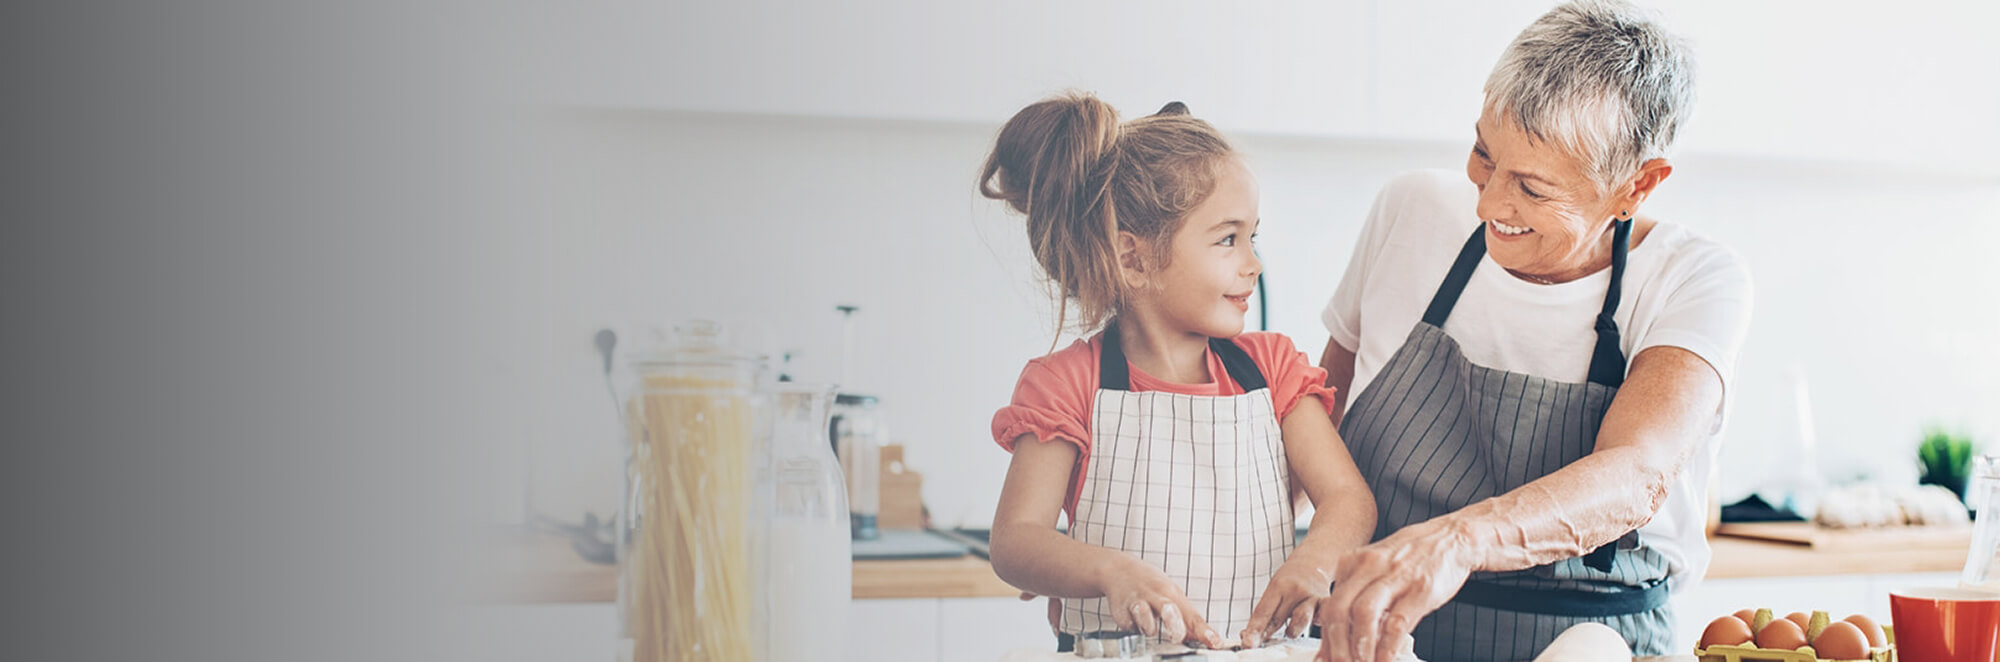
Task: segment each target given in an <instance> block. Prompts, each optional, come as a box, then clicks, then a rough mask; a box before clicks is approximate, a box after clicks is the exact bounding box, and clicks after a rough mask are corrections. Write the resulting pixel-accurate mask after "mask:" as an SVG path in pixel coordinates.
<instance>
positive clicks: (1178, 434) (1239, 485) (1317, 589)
mask: <svg viewBox="0 0 2000 662" xmlns="http://www.w3.org/2000/svg"><path fill="white" fill-rule="evenodd" d="M980 192H981V193H982V194H984V195H985V196H987V197H989V198H994V199H999V200H1005V201H1006V202H1007V204H1008V205H1009V206H1011V207H1012V208H1013V209H1014V210H1015V211H1018V212H1020V213H1022V214H1024V215H1026V216H1027V221H1028V239H1029V241H1030V242H1031V243H1032V245H1033V247H1034V252H1035V257H1036V259H1037V261H1039V262H1040V263H1041V265H1042V268H1043V270H1044V271H1045V272H1046V274H1047V276H1048V278H1049V279H1050V280H1051V281H1052V282H1053V283H1054V284H1055V285H1056V286H1057V287H1059V288H1061V291H1062V294H1061V299H1060V301H1059V303H1058V306H1059V311H1060V312H1059V313H1058V325H1059V326H1060V325H1061V324H1062V321H1063V320H1066V319H1068V316H1069V312H1070V310H1071V305H1072V304H1074V308H1075V310H1076V312H1077V313H1078V321H1079V322H1080V323H1081V324H1082V326H1084V328H1087V329H1095V328H1099V327H1100V326H1101V327H1102V328H1103V331H1102V332H1100V333H1097V334H1096V335H1095V336H1093V337H1091V338H1090V339H1089V340H1087V341H1077V342H1076V343H1074V344H1072V345H1070V346H1069V347H1067V348H1064V349H1062V350H1061V351H1057V352H1055V353H1053V354H1050V355H1048V356H1044V357H1042V358H1038V359H1035V360H1032V361H1029V362H1028V366H1027V367H1026V368H1025V369H1023V370H1022V372H1021V380H1020V382H1019V383H1018V384H1017V385H1016V386H1015V389H1014V401H1013V404H1011V405H1008V406H1007V407H1005V408H1002V409H1001V410H1000V411H999V412H998V413H997V414H995V415H994V417H993V436H994V439H995V440H996V441H998V442H999V443H1000V446H1001V447H1002V448H1005V449H1008V450H1009V451H1011V452H1012V453H1013V454H1014V458H1013V463H1012V465H1011V466H1010V467H1009V468H1008V470H1007V482H1006V484H1005V487H1004V488H1003V489H1002V492H1001V494H1000V507H999V512H997V513H996V514H995V515H994V519H993V540H992V560H993V568H994V570H995V571H996V572H998V573H999V575H1000V577H1001V578H1002V579H1004V580H1006V581H1007V583H1009V584H1012V585H1014V586H1016V587H1018V588H1021V589H1022V590H1025V591H1029V592H1031V593H1035V594H1040V595H1047V596H1051V597H1053V598H1058V599H1059V600H1052V601H1051V602H1052V604H1051V605H1050V611H1051V612H1052V613H1051V621H1052V622H1053V623H1054V624H1055V626H1056V628H1057V631H1058V639H1059V644H1058V645H1059V647H1060V648H1062V649H1063V650H1067V649H1068V647H1069V646H1070V645H1071V643H1072V642H1073V641H1074V637H1075V636H1076V635H1078V634H1081V633H1085V632H1091V631H1096V630H1133V629H1136V630H1139V631H1141V632H1144V633H1146V634H1147V635H1149V636H1155V637H1159V638H1162V639H1165V640H1167V641H1174V642H1190V643H1193V644H1196V645H1203V646H1208V647H1218V646H1222V645H1223V644H1224V640H1223V635H1222V634H1220V633H1221V632H1228V633H1231V634H1233V635H1235V636H1236V637H1240V639H1241V641H1242V642H1243V643H1244V644H1248V645H1256V644H1258V643H1261V642H1262V641H1263V640H1265V639H1266V638H1268V637H1271V636H1273V635H1275V634H1277V633H1278V632H1280V631H1281V630H1287V631H1288V633H1289V635H1290V636H1298V635H1299V634H1300V633H1301V632H1303V631H1304V630H1305V629H1306V627H1307V626H1308V625H1309V624H1311V622H1312V617H1313V609H1314V607H1315V606H1316V605H1317V603H1318V599H1319V598H1323V597H1325V596H1326V595H1327V591H1328V585H1329V584H1330V582H1331V578H1332V573H1333V562H1334V559H1335V557H1337V556H1338V555H1339V554H1340V553H1341V552H1343V551H1345V550H1347V549H1349V548H1353V547H1357V546H1360V545H1362V544H1365V543H1367V542H1368V539H1369V536H1370V535H1371V534H1372V533H1373V532H1374V530H1375V502H1374V499H1373V498H1372V497H1371V496H1370V494H1369V491H1368V488H1367V487H1366V486H1365V485H1363V484H1362V481H1361V473H1360V471H1359V470H1357V469H1356V468H1355V466H1354V462H1353V460H1351V459H1349V457H1348V454H1347V450H1346V447H1345V446H1344V445H1343V444H1342V443H1341V442H1340V438H1339V435H1338V434H1337V433H1336V432H1335V431H1334V427H1333V424H1332V421H1331V420H1330V419H1329V413H1330V407H1331V406H1332V404H1333V399H1332V397H1331V391H1330V390H1328V389H1327V388H1326V387H1325V386H1323V383H1324V382H1325V378H1326V374H1325V372H1324V371H1322V370H1320V369H1319V368H1317V367H1315V366H1313V365H1312V364H1311V363H1310V362H1308V361H1307V359H1306V356H1305V355H1304V354H1302V353H1300V352H1299V351H1298V350H1297V349H1296V348H1294V347H1293V345H1292V341H1291V340H1290V339H1288V338H1286V337H1284V336H1282V335H1279V334H1275V333H1247V334H1246V333H1243V315H1244V313H1245V312H1246V311H1247V310H1248V308H1249V299H1250V295H1251V294H1252V292H1253V290H1254V288H1255V287H1256V284H1257V275H1258V273H1259V272H1261V271H1262V270H1263V265H1262V263H1260V262H1259V261H1258V259H1257V256H1256V254H1255V253H1254V252H1253V251H1252V250H1251V238H1252V237H1253V236H1254V235H1255V233H1256V231H1257V224H1258V216H1257V185H1256V182H1255V180H1253V179H1252V177H1251V175H1250V171H1249V170H1248V169H1247V168H1246V167H1245V166H1244V164H1243V162H1242V160H1241V159H1240V158H1238V157H1237V155H1236V153H1235V151H1234V149H1233V148H1231V147H1230V145H1229V143H1228V141H1226V140H1224V139H1223V137H1222V136H1221V134H1219V133H1218V132H1217V131H1216V130H1215V128H1214V127H1212V126H1210V125H1209V124H1208V123H1207V122H1203V121H1201V120H1198V119H1195V118H1193V117H1191V116H1189V115H1188V112H1187V107H1186V106H1183V105H1181V104H1180V103H1172V104H1168V105H1167V107H1166V108H1164V109H1162V110H1161V111H1160V112H1159V113H1158V114H1155V115H1151V116H1148V117H1143V118H1139V119H1136V120H1132V121H1131V122H1126V123H1123V124H1121V123H1119V121H1118V115H1117V113H1116V111H1113V110H1112V109H1111V107H1110V106H1108V105H1106V104H1105V103H1104V102H1102V101H1099V100H1098V99H1096V98H1095V97H1092V96H1089V95H1083V94H1071V95H1067V96H1060V97H1055V98H1051V99H1047V100H1044V101H1042V102H1039V103H1036V104H1034V105H1032V106H1028V107H1027V108H1025V109H1023V110H1021V112H1019V113H1017V114H1015V115H1014V117H1013V119H1011V120H1008V122H1007V125H1006V126H1005V127H1004V128H1002V129H1001V130H1000V137H999V140H998V144H996V145H995V146H994V148H993V153H992V155H991V156H989V157H988V158H987V160H986V166H985V168H984V171H983V172H982V173H981V175H980ZM1301 488H1302V489H1303V490H1304V492H1305V494H1306V495H1307V496H1309V497H1310V498H1311V499H1312V502H1313V503H1315V504H1318V509H1317V511H1316V514H1315V515H1314V516H1313V520H1312V529H1311V532H1310V533H1309V534H1308V535H1307V536H1306V538H1305V541H1304V542H1302V543H1298V544H1297V548H1296V549H1294V539H1295V538H1294V536H1295V534H1294V532H1293V526H1294V524H1293V521H1294V516H1293V511H1292V503H1293V496H1294V495H1295V494H1296V490H1298V489H1301ZM1059 514H1067V515H1068V518H1069V529H1068V534H1067V535H1065V534H1064V533H1062V532H1059V531H1057V530H1056V527H1055V526H1054V525H1055V524H1056V523H1057V521H1058V515H1059ZM1057 603H1059V604H1057ZM1287 625H1289V627H1287Z"/></svg>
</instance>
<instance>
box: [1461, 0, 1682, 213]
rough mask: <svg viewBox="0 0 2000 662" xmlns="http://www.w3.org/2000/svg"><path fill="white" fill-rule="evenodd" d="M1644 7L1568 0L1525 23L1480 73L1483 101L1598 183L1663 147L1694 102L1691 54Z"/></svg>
mask: <svg viewBox="0 0 2000 662" xmlns="http://www.w3.org/2000/svg"><path fill="white" fill-rule="evenodd" d="M1691 50H1692V49H1691V48H1690V47H1689V46H1688V44H1687V42H1686V41H1685V40H1683V39H1681V38H1680V37H1677V36H1675V35H1674V34H1672V33H1670V32H1667V30H1666V29H1665V28H1664V27H1662V26H1661V25H1660V24H1659V22H1658V20H1657V19H1656V18H1655V17H1654V16H1653V15H1651V14H1650V13H1649V12H1646V11H1643V10H1641V9H1639V8H1638V7H1635V6H1633V5H1631V4H1628V3H1625V2H1622V1H1620V0H1575V1H1573V2H1567V3H1564V4H1563V5H1561V6H1559V7H1556V8H1555V9H1551V10H1549V13H1547V14H1543V15H1542V17H1541V18H1538V19H1535V22H1534V23H1532V24H1529V25H1528V27H1527V29H1525V30H1522V31H1521V34H1520V35H1519V36H1516V37H1514V43H1512V44H1509V45H1508V46H1507V51H1506V52H1504V53H1502V54H1501V55H1500V62H1499V63H1498V64H1495V65H1494V66H1493V73H1492V74H1490V75H1488V76H1487V78H1486V107H1487V108H1488V109H1490V110H1499V111H1502V112H1503V113H1505V114H1506V115H1509V116H1511V117H1512V118H1513V120H1514V121H1515V122H1516V123H1517V124H1519V125H1520V127H1521V128H1522V129H1524V130H1526V131H1527V132H1528V135H1530V136H1533V137H1534V138H1535V139H1537V140H1542V141H1547V142H1553V143H1555V144H1557V145H1559V146H1561V147H1563V148H1564V149H1567V150H1569V151H1570V152H1571V153H1572V154H1574V155H1576V156H1578V157H1581V158H1582V159H1583V160H1584V165H1585V170H1586V172H1589V173H1590V175H1591V176H1592V177H1593V178H1594V179H1596V180H1597V183H1598V186H1599V187H1600V188H1603V187H1609V186H1611V185H1613V184H1614V183H1615V181H1616V180H1617V179H1619V178H1621V177H1625V176H1628V175H1630V174H1632V173H1634V172H1637V171H1638V170H1639V166H1640V164H1643V163H1645V162H1646V161H1648V160H1651V159H1655V158H1660V157H1663V156H1666V155H1667V150H1668V148H1670V147H1672V146H1673V143H1674V134H1675V133H1677V132H1678V131H1680V128H1681V125H1682V124H1684V123H1685V122H1686V121H1687V116H1688V114H1689V112H1690V111H1692V110H1693V107H1694V56H1693V53H1692V52H1691Z"/></svg>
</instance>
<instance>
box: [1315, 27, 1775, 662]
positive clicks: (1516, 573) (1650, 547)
mask: <svg viewBox="0 0 2000 662" xmlns="http://www.w3.org/2000/svg"><path fill="white" fill-rule="evenodd" d="M1691 68H1692V67H1691V62H1690V56H1689V53H1688V52H1687V50H1686V46H1684V45H1683V43H1682V42H1681V41H1680V40H1679V39H1676V38H1675V37H1674V36H1672V35H1670V34H1668V33H1666V32H1665V31H1663V30H1662V29H1661V28H1660V26H1658V25H1657V24H1655V23H1654V22H1653V21H1651V20H1650V19H1649V18H1648V17H1647V16H1646V15H1644V14H1641V13H1640V12H1639V11H1637V10H1635V9H1633V8H1632V7H1630V6H1629V5H1624V4H1616V3H1612V2H1591V1H1586V2H1576V3H1571V4H1567V5H1563V6H1561V7H1557V8H1556V9H1554V10H1552V11H1550V12H1549V13H1548V14H1546V15H1544V16H1542V17H1541V18H1540V19H1538V20H1536V21H1535V22H1534V23H1533V24H1532V25H1530V26H1528V28H1527V29H1526V30H1524V31H1522V32H1521V34H1520V36H1518V37H1516V38H1515V39H1514V42H1513V44H1512V45H1510V46H1509V47H1508V48H1507V50H1506V52H1505V53H1503V54H1502V55H1501V57H1500V62H1499V63H1498V65H1497V66H1495V67H1494V69H1493V72H1492V74H1491V75H1490V76H1489V77H1488V78H1487V81H1486V89H1485V92H1486V100H1485V104H1484V109H1483V112H1481V114H1480V116H1479V120H1478V122H1477V123H1476V124H1475V125H1474V136H1475V138H1474V140H1473V143H1472V149H1471V153H1470V154H1468V155H1467V158H1466V164H1465V177H1464V179H1459V178H1458V176H1457V175H1456V174H1455V173H1450V172H1421V173H1415V174H1410V175H1406V176H1403V177H1400V178H1397V179H1396V180H1394V181H1392V182H1391V183H1390V184H1389V185H1388V186H1387V187H1385V188H1384V189H1383V191H1382V193H1381V194H1380V196H1379V197H1378V198H1377V199H1376V201H1375V206H1374V208H1373V210H1372V211H1371V212H1370V214H1369V217H1368V221H1367V225H1366V226H1365V227H1364V228H1363V230H1362V235H1361V239H1360V241H1359V242H1358V244H1357V245H1356V247H1355V252H1354V259H1353V260H1352V261H1351V262H1350V263H1349V265H1348V269H1347V272H1346V275H1345V276H1344V277H1343V278H1342V280H1341V283H1340V286H1339V288H1338V289H1337V291H1336V292H1335V293H1334V295H1333V299H1332V301H1330V302H1329V303H1328V304H1327V308H1326V311H1325V322H1326V325H1327V329H1328V330H1329V331H1331V332H1332V339H1331V340H1330V341H1329V342H1328V343H1327V346H1326V353H1325V355H1324V358H1323V359H1322V364H1323V365H1324V366H1325V367H1326V368H1327V371H1328V373H1329V377H1328V381H1329V383H1330V385H1332V386H1334V387H1336V388H1338V389H1339V391H1338V392H1339V393H1340V394H1343V399H1344V400H1346V402H1345V403H1344V404H1345V405H1346V409H1345V411H1344V414H1342V415H1340V418H1339V420H1338V421H1337V422H1338V423H1339V425H1340V434H1341V436H1342V437H1343V438H1344V439H1345V440H1346V443H1347V445H1348V447H1349V449H1350V450H1351V451H1352V453H1353V456H1354V459H1355V461H1356V463H1357V464H1358V465H1359V466H1360V468H1361V470H1362V472H1363V474H1364V475H1365V476H1366V478H1367V480H1368V483H1369V486H1370V487H1371V488H1372V489H1373V490H1374V493H1375V501H1376V504H1377V508H1378V511H1379V519H1378V520H1377V522H1378V524H1377V529H1376V541H1375V542H1374V543H1372V544H1370V545H1367V546H1365V547H1362V548H1359V549H1357V550H1354V551H1353V552H1350V553H1349V554H1347V555H1346V556H1344V557H1343V558H1342V559H1341V560H1340V563H1339V567H1338V568H1337V570H1336V572H1335V582H1334V588H1333V591H1332V593H1331V594H1330V595H1329V596H1328V597H1327V598H1325V599H1324V600H1323V601H1322V602H1321V603H1320V605H1319V611H1318V618H1317V620H1318V621H1319V622H1320V623H1322V624H1323V632H1322V636H1323V637H1324V643H1323V645H1322V649H1321V659H1326V660H1370V659H1372V660H1383V661H1386V660H1389V659H1391V658H1392V657H1393V655H1392V654H1391V652H1392V651H1393V650H1394V649H1395V647H1396V646H1397V644H1398V642H1399V641H1400V640H1401V637H1402V636H1403V635H1405V634H1410V635H1413V636H1414V638H1415V648H1416V653H1417V655H1418V656H1419V657H1421V658H1423V659H1425V660H1430V661H1432V662H1442V661H1447V660H1485V659H1499V660H1524V659H1528V658H1531V657H1534V656H1535V655H1536V654H1537V653H1538V652H1540V651H1541V650H1542V649H1543V648H1545V647H1546V646H1547V645H1548V644H1549V642H1550V641H1551V640H1552V639H1554V638H1555V636H1556V635H1557V634H1559V633H1561V632H1562V631H1563V630H1565V629H1566V628H1568V627H1570V626H1572V625H1575V624H1578V623H1583V622H1598V623H1603V624H1605V625H1608V626H1610V627H1611V628H1613V629H1615V630H1617V631H1618V632H1619V633H1620V634H1622V635H1623V636H1624V637H1625V639H1626V641H1627V642H1628V643H1630V644H1631V645H1632V648H1633V650H1634V651H1635V652H1636V653H1638V654H1641V655H1660V654H1664V653H1665V652H1666V651H1667V649H1668V648H1669V647H1670V646H1671V645H1672V630H1673V616H1672V614H1671V613H1670V612H1669V610H1668V607H1667V598H1668V595H1669V592H1670V591H1672V590H1677V589H1683V588H1686V587H1688V586H1690V585H1692V584H1693V583H1694V582H1695V581H1697V580H1699V579H1700V578H1701V576H1702V573H1703V572H1704V571H1705V570H1706V567H1707V564H1708V547H1707V543H1706V542H1705V540H1704V537H1703V528H1704V527H1703V524H1704V521H1705V518H1704V513H1705V512H1706V510H1705V508H1704V496H1705V493H1706V491H1705V487H1706V485H1707V481H1708V478H1709V471H1710V464H1711V462H1712V459H1713V457H1714V453H1715V450H1716V445H1715V443H1716V433H1717V432H1718V430H1719V429H1720V427H1721V424H1722V418H1723V414H1724V412H1725V407H1724V401H1725V397H1724V396H1725V393H1726V392H1727V388H1726V387H1727V385H1728V383H1729V381H1730V375H1731V372H1732V368H1733V366H1734V364H1735V360H1736V355H1737V351H1738V349H1739V348H1740V346H1741V345H1742V339H1743V334H1744V330H1745V327H1746V325H1747V324H1748V319H1749V315H1750V296H1751V295H1750V277H1749V274H1748V273H1747V272H1746V270H1745V269H1744V267H1743V265H1742V264H1741V262H1740V261H1739V259H1738V258H1737V257H1736V256H1735V255H1734V254H1733V253H1731V252H1730V251H1729V250H1728V249H1726V248H1724V247H1723V246H1721V245H1718V244H1717V243H1715V242H1714V241H1711V240H1709V239H1707V238H1704V237H1702V236H1701V235H1698V234H1696V233H1694V232H1693V231H1691V230H1689V229H1687V228H1684V227H1681V226H1677V225H1673V224H1670V223H1667V222H1664V221H1659V220H1656V219H1654V218H1651V217H1649V216H1645V215H1642V214H1640V213H1639V212H1640V209H1641V208H1642V206H1643V205H1644V203H1645V202H1646V199H1647V197H1649V196H1650V195H1652V194H1653V192H1654V191H1656V190H1658V189H1659V187H1660V185H1661V183H1663V182H1665V181H1666V179H1667V176H1668V175H1669V174H1671V173H1672V172H1673V166H1672V165H1671V164H1670V163H1669V162H1668V161H1667V159H1666V154H1667V149H1668V147H1669V146H1671V145H1672V144H1673V140H1674V134H1675V133H1676V132H1677V131H1678V130H1679V129H1680V126H1681V124H1682V122H1683V121H1684V120H1685V118H1686V117H1687V114H1688V111H1689V106H1690V105H1691V100H1692V96H1693V93H1692V89H1693V81H1692V71H1691ZM1628 359H1629V360H1628ZM1350 387H1351V388H1350ZM1350 393H1351V394H1354V395H1353V397H1351V398H1347V397H1345V394H1350ZM1337 410H1338V409H1337Z"/></svg>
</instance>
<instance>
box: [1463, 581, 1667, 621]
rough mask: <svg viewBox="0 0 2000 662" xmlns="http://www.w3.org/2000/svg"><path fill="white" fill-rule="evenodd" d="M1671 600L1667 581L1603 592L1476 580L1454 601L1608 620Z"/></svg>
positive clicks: (1468, 583)
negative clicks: (1642, 586) (1528, 586)
mask: <svg viewBox="0 0 2000 662" xmlns="http://www.w3.org/2000/svg"><path fill="white" fill-rule="evenodd" d="M1668 597H1670V592H1669V591H1668V589H1667V582H1666V581H1664V580H1663V581H1660V582H1658V583H1655V584H1653V585H1652V586H1647V587H1645V588H1630V589H1625V590H1620V591H1612V592H1609V593H1604V592H1598V591H1574V590H1566V589H1537V588H1526V587H1521V586H1508V585H1505V584H1496V583H1493V582H1486V581H1480V580H1476V579H1475V580H1471V581H1467V582H1465V586H1464V587H1462V588H1460V589H1458V595H1456V596H1453V597H1452V599H1451V600H1452V602H1457V603H1461V604H1468V605H1475V606H1479V607H1486V608H1489V609H1499V610H1503V611H1513V612H1522V613H1528V614H1547V615H1551V616H1578V617H1584V618H1606V617H1611V616H1626V615H1630V614H1643V613H1646V612H1649V611H1652V610H1655V609H1659V608H1660V607H1661V606H1663V605H1665V604H1667V598H1668Z"/></svg>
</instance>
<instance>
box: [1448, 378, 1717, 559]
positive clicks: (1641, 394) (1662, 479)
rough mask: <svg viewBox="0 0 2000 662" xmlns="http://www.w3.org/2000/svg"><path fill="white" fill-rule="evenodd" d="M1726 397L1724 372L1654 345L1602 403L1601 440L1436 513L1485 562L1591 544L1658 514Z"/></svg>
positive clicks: (1576, 550) (1558, 553) (1563, 553)
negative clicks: (1485, 495)
mask: <svg viewBox="0 0 2000 662" xmlns="http://www.w3.org/2000/svg"><path fill="white" fill-rule="evenodd" d="M1721 402H1722V380H1721V377H1719V376H1717V374H1716V373H1715V371H1714V369H1713V368H1710V367H1709V366H1708V364H1707V363H1706V362H1704V361H1702V360H1701V359H1700V358H1699V357H1696V356H1695V355H1694V354H1693V353H1691V352H1688V351H1687V350H1683V349H1680V348H1677V347H1654V348H1650V349H1647V350H1646V351H1644V352H1641V353H1640V354H1639V355H1638V356H1637V357H1634V359H1633V361H1632V370H1631V373H1630V374H1629V375H1627V377H1626V379H1625V385H1624V386H1623V387H1621V388H1620V389H1619V391H1618V395H1617V396H1615V397H1614V398H1613V400H1612V402H1611V408H1610V409H1609V410H1607V411H1606V412H1605V415H1604V422H1603V424H1601V425H1600V426H1599V428H1598V437H1597V446H1596V450H1594V451H1592V452H1591V453H1590V454H1589V455H1586V456H1584V457H1583V458H1581V459H1578V460H1577V461H1575V462H1572V463H1570V464H1569V466H1565V467H1563V468H1562V469H1559V470H1557V471H1555V472H1553V473H1550V474H1549V475H1546V476H1543V477H1541V478H1539V479H1536V480H1535V481H1533V482H1530V483H1528V484H1527V485H1523V486H1521V487H1520V488H1519V489H1516V490H1514V491H1512V492H1508V493H1506V494H1502V495H1500V496H1497V497H1494V498H1491V499H1487V500H1485V501H1481V502H1479V503H1476V504H1473V505H1470V506H1467V507H1465V508H1463V509H1461V510H1459V511H1458V512H1455V513H1452V514H1450V515H1445V516H1443V517H1439V518H1437V519H1435V520H1432V522H1435V523H1437V524H1438V525H1439V526H1444V527H1447V528H1448V529H1450V530H1452V531H1453V532H1454V533H1455V534H1457V535H1461V536H1464V537H1466V541H1465V542H1467V543H1469V544H1470V549H1472V550H1476V551H1475V552H1474V553H1475V554H1476V559H1477V561H1476V563H1475V565H1476V567H1477V569H1479V570H1490V571H1506V570H1520V569H1523V568H1531V567H1534V566H1537V565H1542V564H1545V563H1552V562H1555V561H1559V560H1562V559H1565V558H1569V557H1572V556H1579V555H1582V554H1585V553H1588V552H1590V551H1591V550H1593V549H1596V548H1597V547H1599V546H1601V545H1604V544H1606V543H1609V542H1612V541H1614V540H1617V539H1618V538H1619V536H1623V535H1624V534H1625V533H1626V532H1627V531H1631V530H1633V529H1636V528H1639V527H1640V526H1643V525H1645V524H1646V522H1648V521H1651V520H1652V518H1653V514H1654V513H1656V512H1659V509H1660V505H1661V504H1662V503H1664V502H1665V501H1666V498H1667V491H1668V489H1669V488H1670V487H1671V486H1672V485H1673V484H1674V481H1675V480H1676V479H1677V478H1678V477H1679V476H1680V472H1681V468H1682V467H1683V466H1684V465H1685V464H1686V463H1687V461H1688V459H1689V458H1691V457H1693V455H1694V453H1696V452H1697V451H1698V450H1699V449H1701V448H1702V447H1703V444H1704V443H1705V441H1706V439H1707V434H1706V433H1705V430H1707V429H1708V426H1709V424H1710V423H1711V422H1713V417H1714V416H1715V412H1717V411H1719V409H1720V405H1721Z"/></svg>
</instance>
